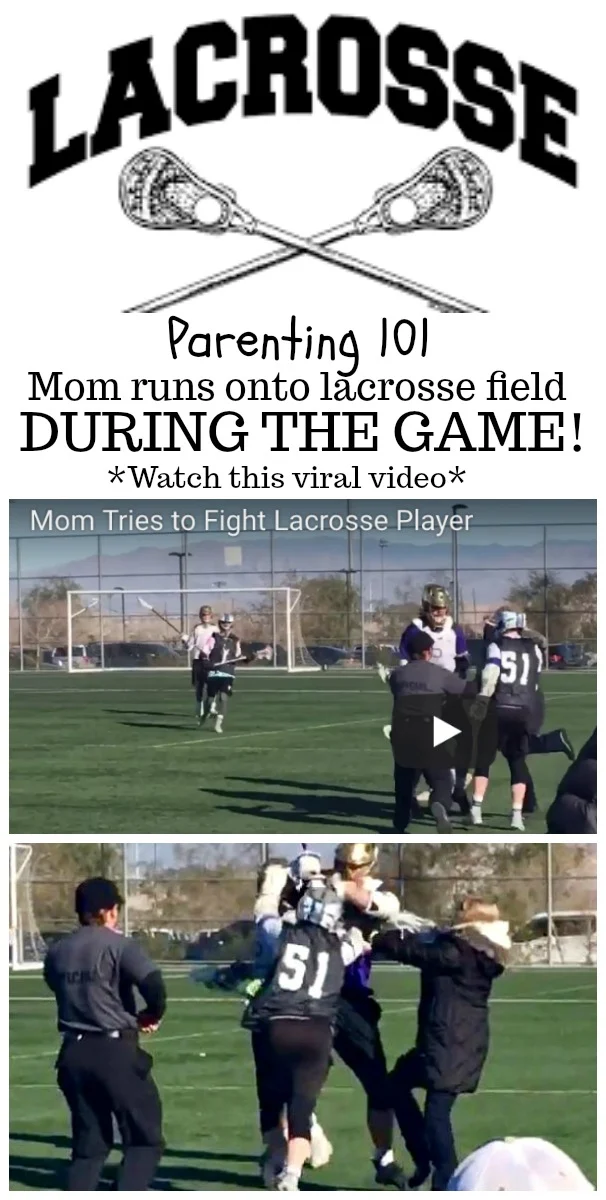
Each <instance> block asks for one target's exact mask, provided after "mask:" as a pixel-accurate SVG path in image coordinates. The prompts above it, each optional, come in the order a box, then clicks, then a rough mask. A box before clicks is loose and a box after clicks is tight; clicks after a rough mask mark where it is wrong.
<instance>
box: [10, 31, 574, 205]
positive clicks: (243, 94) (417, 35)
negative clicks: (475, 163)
mask: <svg viewBox="0 0 606 1200" xmlns="http://www.w3.org/2000/svg"><path fill="white" fill-rule="evenodd" d="M312 39H313V41H315V47H312V45H311V43H312ZM241 43H243V47H244V49H243V56H244V57H245V60H246V71H245V83H244V84H243V85H242V86H241V87H240V85H239V84H238V83H237V82H236V79H235V78H232V79H230V78H229V74H230V71H229V69H227V71H226V66H225V63H226V60H236V59H237V58H238V55H239V53H240V44H241ZM312 51H313V52H312ZM352 51H353V54H352ZM154 54H155V47H154V41H153V38H152V37H143V38H140V39H139V40H137V41H133V42H130V43H128V44H127V45H123V46H116V47H114V48H113V49H111V50H110V51H109V56H108V57H109V64H108V65H109V79H108V83H107V87H106V90H105V94H104V95H103V96H102V97H101V98H100V107H99V116H98V119H97V121H96V124H95V125H94V127H93V128H92V130H91V131H90V132H89V131H87V130H80V131H78V132H74V133H73V134H72V135H71V136H68V137H67V138H64V139H61V141H62V144H61V142H60V139H59V137H58V132H57V127H58V125H63V124H64V118H63V115H62V114H61V113H60V111H59V101H60V97H61V96H62V94H63V93H69V92H71V91H72V90H73V85H72V84H71V82H70V81H69V80H68V81H63V80H62V78H61V76H60V75H52V76H50V77H49V78H48V79H45V80H43V81H41V82H40V83H38V84H36V85H35V87H32V89H31V91H30V93H29V107H30V111H31V113H32V135H33V157H32V162H31V166H30V173H29V182H30V186H31V187H34V186H35V185H36V184H39V183H42V182H43V181H44V180H46V179H50V178H52V176H54V175H58V174H59V173H60V172H62V171H66V170H69V169H70V168H71V167H74V166H76V165H77V164H79V163H82V162H84V161H85V160H86V159H87V158H94V157H96V156H97V155H100V154H105V153H106V152H107V151H109V150H115V149H118V148H119V147H120V146H121V145H122V137H123V132H124V125H125V123H127V122H129V121H131V122H132V121H133V120H134V121H136V122H137V128H138V134H139V137H140V138H141V139H145V138H151V137H157V136H158V135H160V134H165V133H168V132H169V130H170V129H171V127H172V125H173V121H174V120H175V119H177V120H178V121H179V122H181V123H182V124H183V125H185V126H188V127H195V126H197V125H202V124H205V123H207V122H210V121H223V120H224V119H225V118H226V117H227V116H228V115H229V114H230V113H231V112H232V111H233V110H234V109H236V108H237V107H239V108H240V110H241V113H242V115H243V116H244V117H256V116H271V115H272V114H275V113H277V112H278V105H279V103H281V105H282V110H283V111H284V113H287V114H289V113H297V114H311V113H312V112H313V111H314V106H315V105H316V104H317V105H318V106H319V107H321V108H322V109H324V110H325V111H326V112H328V113H330V114H331V115H334V116H349V117H359V118H367V117H370V116H371V115H372V114H373V113H375V112H376V111H377V110H378V109H380V107H381V105H385V106H386V107H387V109H388V110H389V112H390V113H391V114H392V116H393V117H394V118H395V120H396V121H397V122H399V123H400V124H401V125H409V126H415V127H420V128H422V129H431V130H436V131H437V130H439V129H444V127H445V126H447V125H448V126H449V127H450V131H451V132H452V131H456V132H457V133H459V134H460V135H462V137H463V138H465V139H466V140H467V141H469V142H472V143H474V144H477V145H480V146H488V147H489V148H491V149H493V150H495V151H498V152H499V153H502V152H503V151H506V150H509V149H511V148H512V147H516V148H517V152H518V155H519V157H520V159H521V161H522V162H524V163H528V164H529V165H530V166H532V167H535V168H536V169H537V170H539V171H544V172H545V173H546V174H547V175H550V176H552V177H553V178H554V179H558V180H561V181H562V182H564V183H567V184H569V185H570V186H572V187H576V184H577V166H576V162H575V160H574V159H573V158H572V157H571V156H570V155H569V154H567V153H564V151H565V150H566V149H567V146H568V123H569V119H570V117H571V116H574V115H575V114H576V111H577V92H576V90H575V88H574V87H571V85H570V84H568V83H565V82H564V81H563V80H561V79H557V78H556V77H554V76H553V75H551V74H550V73H549V72H548V71H546V70H543V69H541V68H539V67H536V66H532V65H531V64H530V63H527V62H518V63H515V62H510V61H509V60H508V58H507V57H506V56H505V55H504V54H503V53H502V51H500V50H498V49H495V48H493V47H490V46H483V45H481V44H480V43H478V42H475V41H472V40H466V41H463V42H462V43H461V44H460V45H459V46H457V47H456V48H454V49H451V48H449V47H448V46H447V44H446V42H445V41H444V39H443V38H442V37H441V36H440V34H439V33H438V32H437V31H436V30H434V29H425V28H422V27H419V26H415V25H407V24H400V25H397V26H396V27H395V28H394V29H392V30H391V32H390V33H389V34H387V36H385V35H383V34H382V33H380V32H379V31H378V30H377V29H376V28H375V26H374V25H373V24H372V22H371V21H370V20H368V19H367V18H365V17H359V16H355V17H353V16H331V17H329V18H328V19H327V20H326V21H325V22H324V24H323V25H322V26H321V27H320V28H319V29H318V30H317V32H316V31H314V33H313V34H310V33H309V32H308V30H307V29H306V27H305V25H304V24H303V23H302V22H301V21H300V20H299V18H298V17H296V16H294V15H292V14H275V15H271V16H256V17H247V18H245V19H244V21H243V24H242V35H241V38H240V36H239V33H238V32H236V30H235V29H234V28H233V27H232V26H231V25H230V24H228V22H227V21H211V22H207V23H205V24H200V25H192V26H189V27H188V28H187V29H185V31H184V32H183V34H182V35H181V37H180V38H179V40H178V41H177V43H176V45H175V49H174V78H173V85H172V96H171V97H170V99H169V97H168V95H167V93H166V88H165V87H163V84H162V83H161V82H160V79H159V71H158V73H156V71H155V69H154ZM159 57H162V58H164V57H165V50H164V48H162V49H161V52H160V54H159ZM352 59H353V60H355V68H354V71H353V79H351V78H350V74H351V72H350V71H349V70H348V69H346V65H347V67H349V65H350V64H351V62H352ZM419 60H420V61H419ZM215 63H218V64H219V66H218V67H217V69H216V70H215ZM219 72H220V73H221V76H222V78H221V79H220V80H218V79H217V78H216V75H217V74H218V73H219ZM226 74H227V78H225V77H224V76H225V75H226ZM233 74H234V75H237V74H238V71H237V68H236V67H234V71H233ZM279 97H280V100H279ZM72 100H73V97H72Z"/></svg>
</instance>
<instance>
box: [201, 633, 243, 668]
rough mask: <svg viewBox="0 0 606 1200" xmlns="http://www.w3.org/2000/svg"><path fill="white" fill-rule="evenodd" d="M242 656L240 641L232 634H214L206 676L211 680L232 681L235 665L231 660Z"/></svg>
mask: <svg viewBox="0 0 606 1200" xmlns="http://www.w3.org/2000/svg"><path fill="white" fill-rule="evenodd" d="M241 654H242V647H241V645H240V641H239V639H238V638H237V637H235V636H234V634H232V633H228V634H225V635H224V634H222V633H216V634H215V636H214V638H213V640H212V642H211V643H210V650H209V654H208V662H209V671H208V674H209V675H210V676H211V678H213V679H233V677H234V675H235V673H236V666H237V663H236V662H234V661H233V660H234V659H236V658H239V657H240V655H241Z"/></svg>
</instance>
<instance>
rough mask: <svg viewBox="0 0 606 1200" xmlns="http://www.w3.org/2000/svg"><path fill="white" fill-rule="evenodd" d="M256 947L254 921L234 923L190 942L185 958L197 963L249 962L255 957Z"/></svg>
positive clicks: (201, 935) (202, 934) (203, 934)
mask: <svg viewBox="0 0 606 1200" xmlns="http://www.w3.org/2000/svg"><path fill="white" fill-rule="evenodd" d="M254 946H255V923H254V921H249V920H245V921H233V922H232V924H231V925H225V926H224V928H223V929H217V930H215V932H213V933H201V934H200V935H199V937H198V938H197V939H196V940H195V941H193V942H190V944H189V945H188V947H187V949H186V951H185V957H186V958H187V959H189V960H192V959H193V960H195V961H196V962H237V961H245V962H248V961H250V960H251V959H252V958H253V956H254Z"/></svg>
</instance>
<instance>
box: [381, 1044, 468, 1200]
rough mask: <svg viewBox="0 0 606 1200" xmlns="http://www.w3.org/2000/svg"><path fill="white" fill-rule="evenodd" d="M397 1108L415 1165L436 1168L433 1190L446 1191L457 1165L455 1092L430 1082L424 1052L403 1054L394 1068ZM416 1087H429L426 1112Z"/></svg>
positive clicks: (393, 1096)
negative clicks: (452, 1117) (453, 1110)
mask: <svg viewBox="0 0 606 1200" xmlns="http://www.w3.org/2000/svg"><path fill="white" fill-rule="evenodd" d="M391 1088H392V1098H393V1109H394V1112H395V1115H396V1120H397V1122H398V1126H399V1128H400V1132H401V1134H402V1138H403V1140H404V1144H405V1146H406V1149H407V1150H408V1153H409V1154H410V1157H411V1158H412V1160H413V1162H414V1164H415V1167H417V1168H418V1169H419V1170H420V1171H425V1170H429V1168H430V1167H431V1168H432V1184H431V1186H432V1190H433V1191H434V1192H443V1191H445V1190H446V1186H447V1184H448V1180H449V1179H450V1177H451V1175H452V1173H453V1171H454V1170H455V1168H456V1166H457V1161H458V1160H457V1152H456V1149H455V1142H454V1134H453V1132H452V1124H451V1120H450V1117H451V1112H452V1107H453V1104H454V1102H455V1100H456V1098H457V1097H456V1093H455V1092H446V1091H441V1090H440V1089H439V1088H432V1087H428V1086H427V1081H426V1079H425V1072H424V1067H423V1062H422V1059H421V1056H420V1055H419V1053H418V1051H417V1050H409V1052H408V1054H405V1055H403V1056H402V1058H399V1059H398V1061H397V1063H396V1065H395V1067H394V1069H393V1071H392V1072H391ZM414 1088H424V1089H425V1093H426V1096H425V1111H424V1112H423V1113H422V1112H421V1109H420V1108H419V1105H418V1103H417V1101H416V1099H415V1097H414V1096H413V1089H414Z"/></svg>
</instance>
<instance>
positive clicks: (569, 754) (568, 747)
mask: <svg viewBox="0 0 606 1200" xmlns="http://www.w3.org/2000/svg"><path fill="white" fill-rule="evenodd" d="M560 741H561V743H562V750H563V751H564V754H565V755H566V758H569V759H570V761H571V762H574V760H575V758H576V754H575V752H574V746H573V744H572V742H571V740H570V738H569V737H568V734H567V733H566V730H565V729H560Z"/></svg>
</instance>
